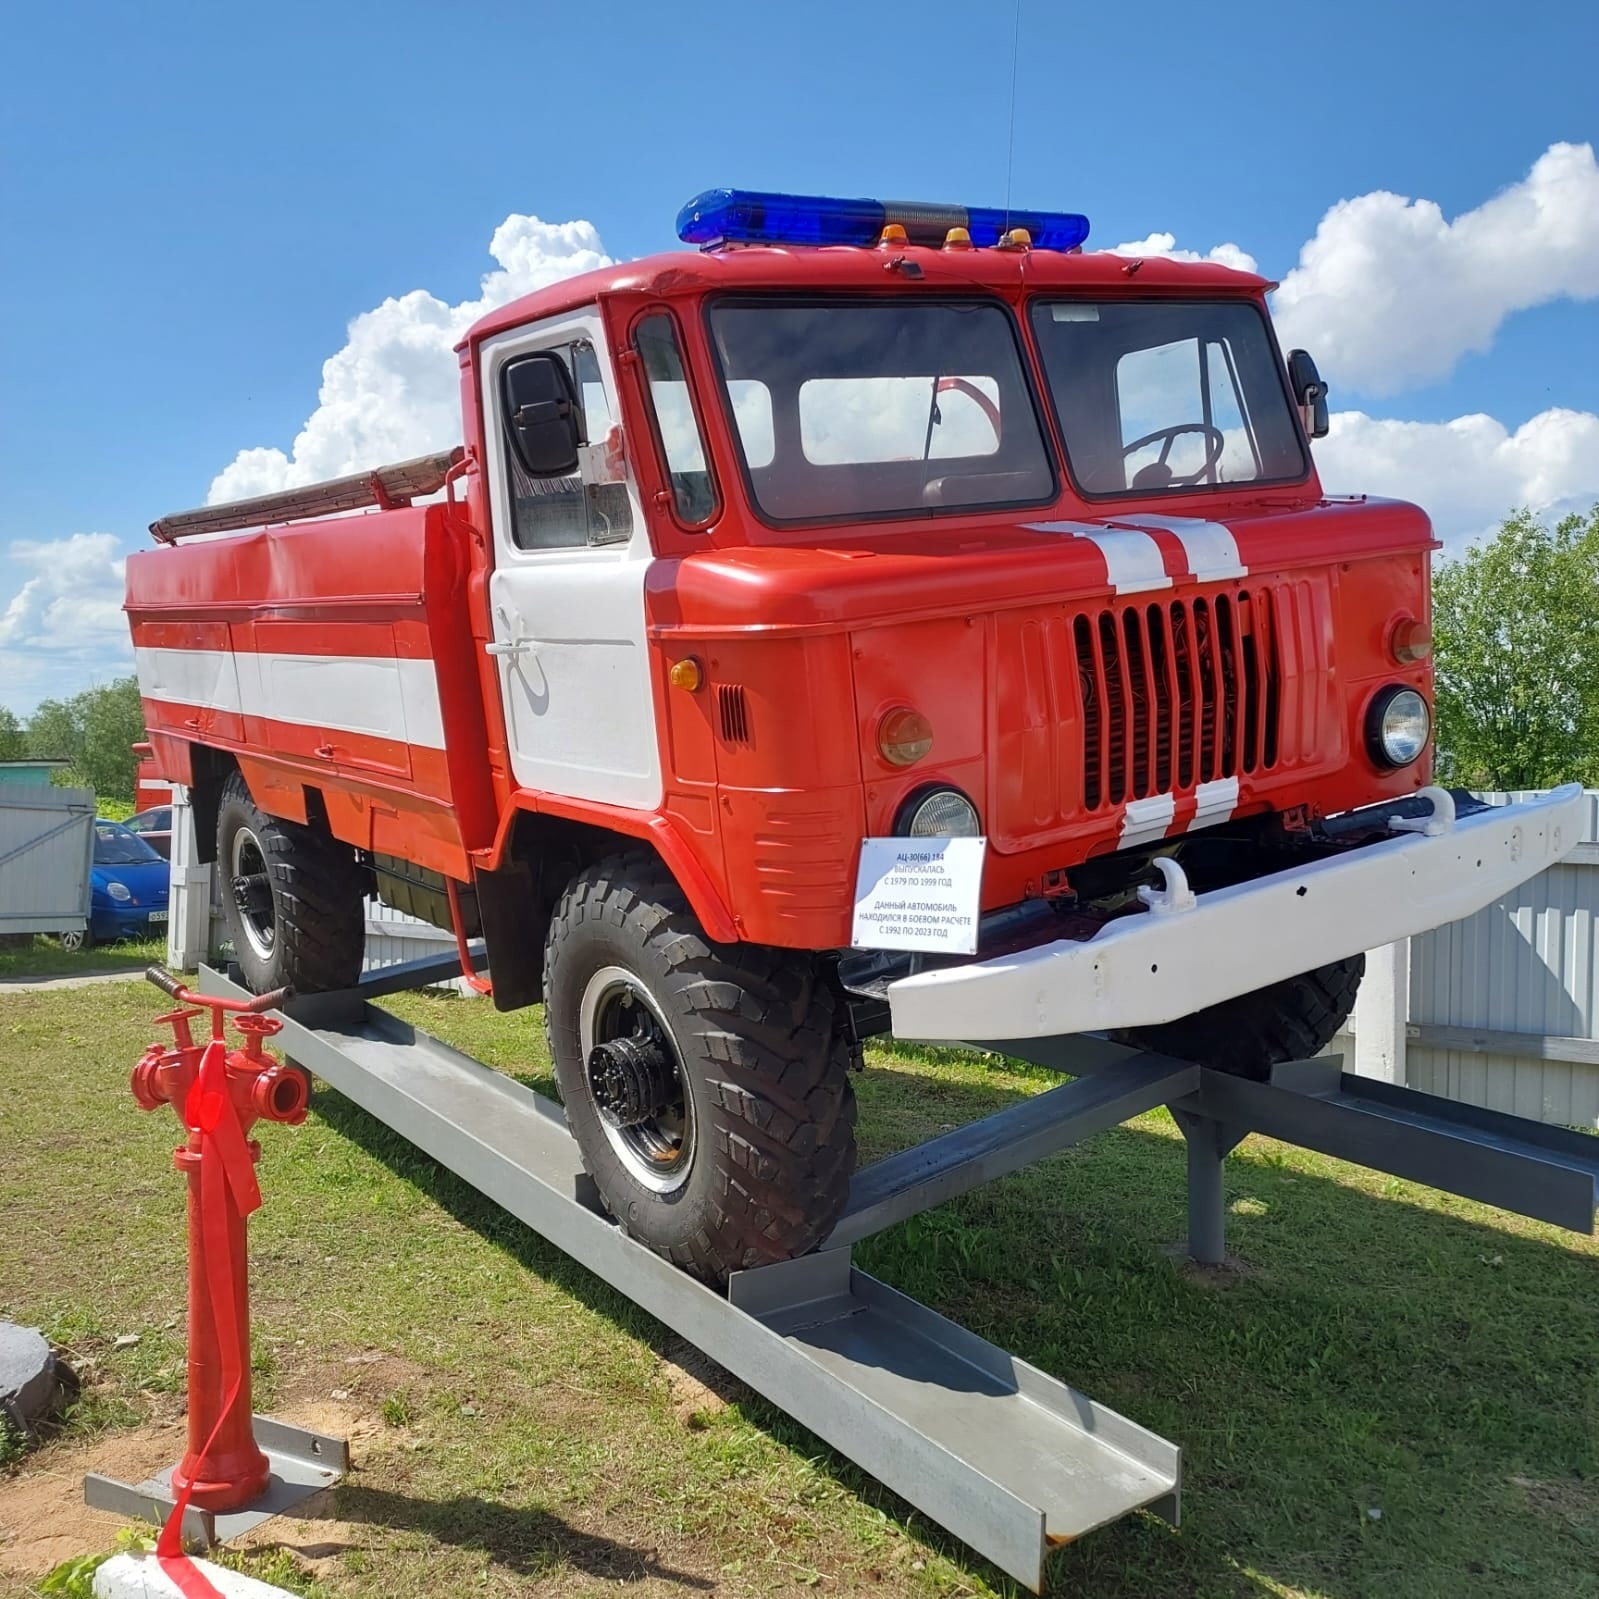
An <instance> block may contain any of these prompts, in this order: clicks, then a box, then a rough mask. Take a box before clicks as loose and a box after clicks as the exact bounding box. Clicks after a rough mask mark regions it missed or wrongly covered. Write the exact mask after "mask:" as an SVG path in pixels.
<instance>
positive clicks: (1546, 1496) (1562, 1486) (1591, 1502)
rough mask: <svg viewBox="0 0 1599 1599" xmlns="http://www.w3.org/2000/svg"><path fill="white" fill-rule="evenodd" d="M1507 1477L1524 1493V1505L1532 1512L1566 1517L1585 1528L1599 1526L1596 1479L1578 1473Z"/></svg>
mask: <svg viewBox="0 0 1599 1599" xmlns="http://www.w3.org/2000/svg"><path fill="white" fill-rule="evenodd" d="M1510 1480H1511V1482H1512V1483H1514V1484H1515V1486H1516V1487H1518V1488H1519V1489H1520V1490H1521V1491H1522V1492H1523V1493H1524V1494H1525V1495H1526V1496H1527V1508H1528V1509H1529V1510H1531V1511H1532V1513H1533V1514H1534V1515H1536V1516H1544V1517H1547V1518H1549V1519H1551V1520H1556V1521H1569V1522H1570V1523H1571V1524H1572V1525H1573V1526H1576V1527H1582V1528H1584V1529H1585V1530H1588V1531H1591V1530H1592V1529H1593V1528H1595V1527H1599V1481H1585V1480H1583V1479H1582V1478H1580V1477H1567V1478H1564V1479H1562V1480H1560V1481H1550V1480H1548V1479H1546V1478H1545V1479H1540V1478H1536V1477H1512V1478H1511V1479H1510Z"/></svg>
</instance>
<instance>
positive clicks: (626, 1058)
mask: <svg viewBox="0 0 1599 1599" xmlns="http://www.w3.org/2000/svg"><path fill="white" fill-rule="evenodd" d="M588 1074H589V1085H590V1087H591V1088H592V1089H593V1092H594V1103H595V1105H596V1106H597V1107H598V1109H599V1112H600V1115H602V1116H603V1117H604V1118H605V1119H606V1121H608V1122H609V1123H610V1124H611V1125H612V1126H613V1127H637V1126H638V1125H639V1124H640V1123H641V1122H647V1121H650V1120H652V1119H653V1118H654V1117H657V1116H659V1115H660V1114H661V1113H662V1112H663V1111H665V1110H667V1109H669V1108H670V1107H671V1106H672V1104H673V1103H674V1102H675V1101H676V1100H677V1099H679V1098H681V1093H680V1090H679V1089H678V1086H677V1071H676V1069H675V1068H674V1067H673V1065H672V1062H671V1060H670V1059H669V1058H668V1057H667V1054H666V1051H665V1050H664V1049H662V1048H661V1046H660V1044H659V1043H658V1042H656V1041H655V1040H654V1039H648V1038H636V1037H635V1038H613V1039H611V1040H610V1041H609V1042H607V1043H604V1044H596V1045H595V1046H594V1048H593V1049H592V1050H590V1051H589V1058H588Z"/></svg>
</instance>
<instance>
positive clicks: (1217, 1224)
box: [1172, 1106, 1248, 1266]
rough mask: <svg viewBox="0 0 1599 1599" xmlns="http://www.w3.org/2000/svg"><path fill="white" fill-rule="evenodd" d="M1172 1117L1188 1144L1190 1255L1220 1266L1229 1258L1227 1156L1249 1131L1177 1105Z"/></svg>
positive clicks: (1205, 1262)
mask: <svg viewBox="0 0 1599 1599" xmlns="http://www.w3.org/2000/svg"><path fill="white" fill-rule="evenodd" d="M1172 1116H1173V1118H1174V1119H1175V1120H1176V1122H1177V1125H1178V1127H1180V1128H1181V1129H1182V1134H1183V1139H1184V1141H1185V1142H1186V1144H1187V1145H1188V1253H1189V1255H1190V1256H1191V1257H1192V1258H1193V1259H1194V1260H1196V1261H1198V1262H1199V1264H1200V1265H1202V1266H1219V1265H1221V1263H1222V1262H1223V1261H1224V1260H1225V1259H1226V1258H1227V1200H1226V1196H1225V1194H1224V1193H1223V1190H1222V1177H1223V1173H1224V1171H1225V1169H1226V1164H1227V1157H1228V1156H1229V1155H1230V1154H1231V1153H1232V1152H1233V1150H1234V1149H1236V1148H1237V1147H1238V1144H1239V1142H1240V1140H1242V1139H1243V1138H1244V1137H1246V1136H1247V1132H1248V1129H1246V1128H1243V1127H1230V1126H1228V1125H1227V1124H1225V1123H1223V1122H1218V1121H1212V1120H1211V1118H1210V1117H1208V1116H1196V1115H1194V1114H1193V1113H1192V1112H1190V1111H1186V1110H1181V1109H1179V1108H1177V1107H1176V1106H1173V1107H1172Z"/></svg>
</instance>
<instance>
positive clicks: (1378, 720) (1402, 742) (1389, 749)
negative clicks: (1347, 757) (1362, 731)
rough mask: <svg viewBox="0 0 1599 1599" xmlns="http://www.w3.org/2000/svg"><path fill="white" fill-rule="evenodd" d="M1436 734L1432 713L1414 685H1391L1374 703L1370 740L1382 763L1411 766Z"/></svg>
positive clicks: (1374, 756)
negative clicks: (1410, 686) (1409, 686)
mask: <svg viewBox="0 0 1599 1599" xmlns="http://www.w3.org/2000/svg"><path fill="white" fill-rule="evenodd" d="M1431 736H1432V714H1431V713H1430V712H1429V711H1428V709H1427V702H1426V700H1424V699H1423V698H1422V697H1421V695H1420V694H1418V693H1417V692H1416V691H1415V689H1413V688H1398V687H1395V688H1387V689H1384V690H1383V691H1382V693H1381V694H1379V695H1378V696H1377V698H1376V699H1374V700H1373V701H1372V702H1371V713H1370V715H1369V716H1368V717H1367V720H1366V742H1367V743H1368V744H1369V745H1370V747H1371V758H1372V759H1373V760H1374V761H1376V762H1377V764H1378V765H1379V766H1391V767H1400V766H1409V765H1410V763H1411V762H1412V761H1415V760H1418V759H1419V758H1420V757H1421V755H1422V752H1423V751H1424V750H1425V749H1426V748H1427V740H1428V739H1429V738H1430V737H1431Z"/></svg>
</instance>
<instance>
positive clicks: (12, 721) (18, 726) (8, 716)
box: [0, 705, 28, 761]
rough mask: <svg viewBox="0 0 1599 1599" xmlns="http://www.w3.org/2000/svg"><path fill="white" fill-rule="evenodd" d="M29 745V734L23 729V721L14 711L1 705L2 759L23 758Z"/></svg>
mask: <svg viewBox="0 0 1599 1599" xmlns="http://www.w3.org/2000/svg"><path fill="white" fill-rule="evenodd" d="M27 747H28V741H27V736H26V735H25V734H24V733H23V731H22V723H21V722H19V721H18V720H17V718H16V715H15V713H14V712H12V711H8V710H7V709H6V708H5V706H3V705H0V761H18V760H21V759H22V756H23V754H24V752H25V751H26V749H27Z"/></svg>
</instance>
